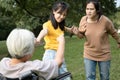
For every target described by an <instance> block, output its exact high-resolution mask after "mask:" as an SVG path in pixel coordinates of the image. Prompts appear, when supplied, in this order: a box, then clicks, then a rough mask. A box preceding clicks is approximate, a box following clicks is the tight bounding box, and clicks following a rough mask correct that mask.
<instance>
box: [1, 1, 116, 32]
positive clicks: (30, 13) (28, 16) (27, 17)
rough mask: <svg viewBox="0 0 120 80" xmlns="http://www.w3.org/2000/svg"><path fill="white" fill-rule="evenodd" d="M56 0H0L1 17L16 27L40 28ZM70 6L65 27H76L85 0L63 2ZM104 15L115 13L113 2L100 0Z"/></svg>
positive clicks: (82, 13) (83, 8)
mask: <svg viewBox="0 0 120 80" xmlns="http://www.w3.org/2000/svg"><path fill="white" fill-rule="evenodd" d="M55 1H57V0H0V7H1V8H2V9H3V10H2V12H0V13H1V16H6V17H10V18H11V20H12V23H13V24H15V25H16V26H17V27H22V28H27V29H30V30H33V29H36V28H38V27H39V28H41V26H42V24H43V22H45V21H46V20H47V19H48V18H49V13H50V10H51V7H52V5H53V3H54V2H55ZM64 1H66V2H67V3H69V5H70V10H69V14H68V16H67V19H66V22H67V24H66V25H67V26H71V25H73V24H75V25H78V23H79V20H80V18H81V17H82V16H83V15H84V14H85V2H86V0H64ZM100 2H101V5H102V9H103V12H104V14H105V15H107V16H108V15H111V14H113V13H115V12H116V7H115V2H114V0H100Z"/></svg>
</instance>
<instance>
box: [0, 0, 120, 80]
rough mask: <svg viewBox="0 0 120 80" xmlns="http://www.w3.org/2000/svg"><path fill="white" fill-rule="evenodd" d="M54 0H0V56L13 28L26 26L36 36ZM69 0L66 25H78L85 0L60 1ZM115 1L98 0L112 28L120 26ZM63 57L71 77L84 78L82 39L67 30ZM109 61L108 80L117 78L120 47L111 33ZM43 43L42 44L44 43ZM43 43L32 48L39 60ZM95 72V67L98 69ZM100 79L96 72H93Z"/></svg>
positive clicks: (35, 57)
mask: <svg viewBox="0 0 120 80" xmlns="http://www.w3.org/2000/svg"><path fill="white" fill-rule="evenodd" d="M55 1H56V0H0V59H1V58H3V57H5V56H8V54H9V53H8V51H7V47H6V38H7V36H8V34H9V32H10V31H11V30H12V29H14V28H16V27H19V28H26V29H29V30H31V31H33V32H34V34H35V36H37V35H38V34H39V32H40V30H41V29H42V24H43V23H44V22H46V21H47V20H48V18H49V14H50V10H51V7H52V5H53V3H54V2H55ZM63 1H66V2H67V3H69V6H70V10H69V13H68V16H67V18H66V26H68V27H71V26H72V25H76V26H78V25H79V21H80V19H81V17H82V16H83V15H85V2H86V0H63ZM117 1H118V0H100V3H101V6H102V10H103V14H104V15H106V16H107V17H109V18H110V19H111V20H112V21H113V24H114V25H115V28H116V29H117V30H119V29H120V28H119V27H120V6H117V7H116V2H117ZM65 38H66V45H65V59H66V64H67V67H68V70H69V71H70V72H71V73H72V76H73V80H85V72H84V63H83V44H84V41H85V40H84V39H81V40H80V39H79V38H77V37H76V36H75V35H73V36H72V37H71V34H69V33H66V34H65ZM110 42H111V50H112V54H111V55H112V61H111V74H110V79H111V80H119V78H120V73H119V72H120V66H119V63H120V60H119V59H120V49H118V48H117V43H116V41H115V40H113V39H112V37H111V36H110ZM43 45H44V44H43ZM43 45H38V46H37V47H36V48H35V53H34V56H33V58H32V60H34V59H41V58H42V56H43V53H44V48H43ZM97 72H99V71H98V69H97ZM96 76H97V79H96V80H100V79H99V74H97V75H96Z"/></svg>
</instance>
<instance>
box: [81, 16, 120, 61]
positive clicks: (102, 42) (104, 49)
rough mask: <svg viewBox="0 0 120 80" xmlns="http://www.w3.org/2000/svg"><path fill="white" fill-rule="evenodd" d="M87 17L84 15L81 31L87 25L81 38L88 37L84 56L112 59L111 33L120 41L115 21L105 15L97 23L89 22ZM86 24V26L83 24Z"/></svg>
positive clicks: (99, 59) (101, 59)
mask: <svg viewBox="0 0 120 80" xmlns="http://www.w3.org/2000/svg"><path fill="white" fill-rule="evenodd" d="M86 20H87V17H86V16H84V17H82V19H81V21H80V25H79V31H81V29H82V28H83V27H84V26H85V25H86V26H85V29H86V30H85V31H84V32H81V36H79V37H80V38H82V37H83V36H84V37H85V38H86V42H85V43H84V58H88V59H91V60H95V61H106V60H110V59H111V55H110V54H111V51H110V43H109V34H110V35H111V36H112V37H113V38H114V39H115V40H116V41H117V42H118V43H120V38H119V34H118V33H117V30H116V29H115V28H114V26H113V23H112V22H111V21H110V20H109V19H108V18H107V17H106V16H104V15H102V16H101V17H100V18H99V20H98V21H97V22H95V23H88V22H87V21H86ZM83 25H84V26H83Z"/></svg>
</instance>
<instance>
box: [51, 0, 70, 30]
mask: <svg viewBox="0 0 120 80" xmlns="http://www.w3.org/2000/svg"><path fill="white" fill-rule="evenodd" d="M59 9H60V11H59V12H60V13H62V12H63V11H65V10H67V12H68V9H69V5H68V4H67V3H66V2H64V1H56V2H55V3H54V5H53V7H52V12H51V14H50V20H51V22H52V25H53V27H54V29H57V28H58V26H59V27H60V29H61V30H62V31H64V26H65V20H63V21H62V22H60V23H57V21H56V20H55V18H54V14H53V11H57V10H59Z"/></svg>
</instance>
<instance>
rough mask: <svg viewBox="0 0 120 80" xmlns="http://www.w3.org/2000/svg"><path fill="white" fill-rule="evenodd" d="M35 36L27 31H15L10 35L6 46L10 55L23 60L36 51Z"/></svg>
mask: <svg viewBox="0 0 120 80" xmlns="http://www.w3.org/2000/svg"><path fill="white" fill-rule="evenodd" d="M34 39H35V36H34V34H33V33H32V32H31V31H29V30H27V29H17V28H16V29H14V30H12V31H11V33H10V34H9V36H8V38H7V41H6V44H7V48H8V51H9V53H10V55H11V56H12V57H14V58H22V57H24V56H25V55H28V54H32V53H33V51H34Z"/></svg>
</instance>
